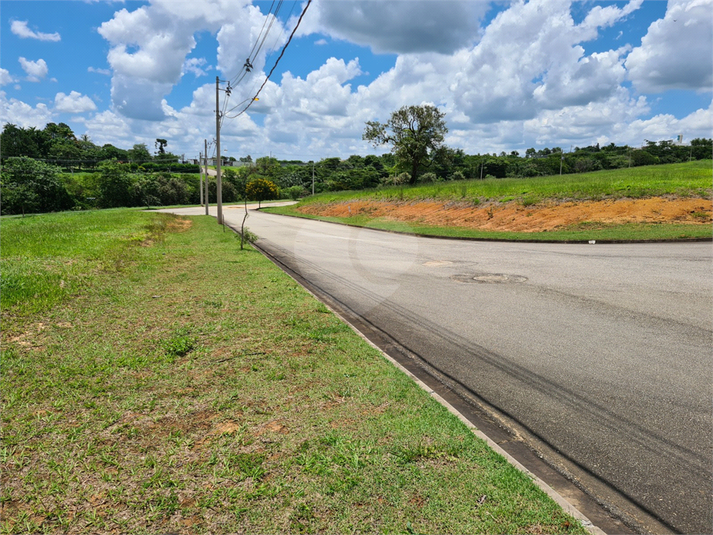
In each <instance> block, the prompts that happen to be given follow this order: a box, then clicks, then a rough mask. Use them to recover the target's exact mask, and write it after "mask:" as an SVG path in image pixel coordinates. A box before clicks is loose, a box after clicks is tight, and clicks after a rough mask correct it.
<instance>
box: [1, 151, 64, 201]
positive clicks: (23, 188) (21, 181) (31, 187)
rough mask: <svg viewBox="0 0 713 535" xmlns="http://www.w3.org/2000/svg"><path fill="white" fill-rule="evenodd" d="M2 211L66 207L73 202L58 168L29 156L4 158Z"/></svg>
mask: <svg viewBox="0 0 713 535" xmlns="http://www.w3.org/2000/svg"><path fill="white" fill-rule="evenodd" d="M0 191H1V195H2V213H3V214H24V213H42V212H56V211H61V210H69V209H70V208H72V207H73V206H74V201H73V200H72V197H71V196H70V195H69V193H68V192H67V189H66V188H65V186H64V184H62V181H61V178H60V168H59V167H56V166H54V165H49V164H46V163H44V162H39V161H36V160H33V159H32V158H25V157H22V158H16V157H13V158H8V159H7V160H6V161H5V164H4V165H3V168H2V174H1V175H0Z"/></svg>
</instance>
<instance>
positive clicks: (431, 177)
mask: <svg viewBox="0 0 713 535" xmlns="http://www.w3.org/2000/svg"><path fill="white" fill-rule="evenodd" d="M437 179H438V177H437V176H436V173H424V174H422V175H421V178H419V181H420V182H423V183H424V184H428V183H430V182H436V180H437Z"/></svg>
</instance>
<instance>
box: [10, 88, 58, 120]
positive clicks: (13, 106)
mask: <svg viewBox="0 0 713 535" xmlns="http://www.w3.org/2000/svg"><path fill="white" fill-rule="evenodd" d="M0 117H2V120H3V124H5V123H12V124H14V125H15V126H19V127H21V128H30V127H33V126H34V127H35V128H44V126H45V125H46V124H47V123H48V122H50V121H51V120H52V111H51V110H50V109H49V108H47V105H45V104H43V103H40V104H37V106H34V107H33V106H30V105H29V104H27V103H26V102H22V101H21V100H18V99H15V98H11V99H8V98H7V95H6V94H5V92H4V91H0Z"/></svg>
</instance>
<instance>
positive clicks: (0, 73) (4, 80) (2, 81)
mask: <svg viewBox="0 0 713 535" xmlns="http://www.w3.org/2000/svg"><path fill="white" fill-rule="evenodd" d="M14 81H15V79H14V78H13V77H12V75H11V74H10V71H8V70H7V69H0V86H3V85H7V84H11V83H13V82H14Z"/></svg>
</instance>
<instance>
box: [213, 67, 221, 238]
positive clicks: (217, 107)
mask: <svg viewBox="0 0 713 535" xmlns="http://www.w3.org/2000/svg"><path fill="white" fill-rule="evenodd" d="M215 144H216V145H215V148H216V156H217V159H216V162H215V187H216V189H217V194H216V199H215V202H216V206H217V210H218V224H219V225H222V224H223V191H222V190H223V182H222V181H221V177H220V159H221V154H220V77H219V76H216V77H215Z"/></svg>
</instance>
